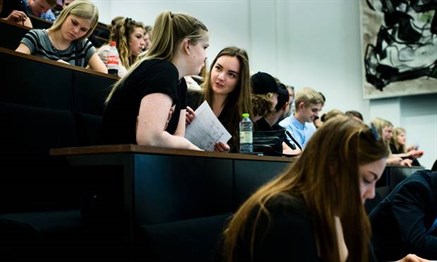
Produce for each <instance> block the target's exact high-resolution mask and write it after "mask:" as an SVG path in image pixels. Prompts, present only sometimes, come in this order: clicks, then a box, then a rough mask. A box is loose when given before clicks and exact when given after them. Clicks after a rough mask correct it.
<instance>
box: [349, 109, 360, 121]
mask: <svg viewBox="0 0 437 262" xmlns="http://www.w3.org/2000/svg"><path fill="white" fill-rule="evenodd" d="M345 114H346V115H347V116H350V117H355V118H356V119H357V120H360V121H362V122H364V117H363V115H362V114H361V113H360V112H358V111H357V110H348V111H346V112H345Z"/></svg>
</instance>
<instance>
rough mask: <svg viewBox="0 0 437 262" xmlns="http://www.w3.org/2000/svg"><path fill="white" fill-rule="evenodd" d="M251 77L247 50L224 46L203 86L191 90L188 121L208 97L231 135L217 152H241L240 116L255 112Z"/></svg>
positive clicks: (219, 145)
mask: <svg viewBox="0 0 437 262" xmlns="http://www.w3.org/2000/svg"><path fill="white" fill-rule="evenodd" d="M249 76H250V71H249V58H248V56H247V53H246V51H245V50H243V49H241V48H238V47H235V46H230V47H225V48H223V49H222V50H221V51H220V52H219V53H218V54H217V56H216V57H215V58H214V60H213V61H212V64H211V68H210V70H209V72H208V75H207V76H206V77H205V82H204V83H203V85H202V88H201V89H200V90H193V89H192V90H190V92H189V93H188V94H189V102H188V105H189V106H188V107H187V124H190V123H191V121H192V120H193V119H194V117H195V113H194V110H195V109H196V108H197V107H198V106H200V104H202V103H203V101H205V100H206V101H207V102H208V104H209V106H210V107H211V109H212V111H213V112H214V114H215V115H216V116H217V118H218V119H219V120H220V122H221V123H222V124H223V126H224V127H225V128H226V130H228V132H229V133H230V134H231V135H232V138H231V139H230V140H229V142H228V143H229V144H228V145H226V144H223V143H218V144H216V145H215V150H216V151H220V152H221V151H225V152H226V151H231V152H238V149H239V133H238V126H239V123H240V120H241V115H242V114H243V113H249V114H252V110H251V107H252V105H251V100H250V97H251V92H250V84H249Z"/></svg>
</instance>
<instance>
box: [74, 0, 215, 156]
mask: <svg viewBox="0 0 437 262" xmlns="http://www.w3.org/2000/svg"><path fill="white" fill-rule="evenodd" d="M76 1H77V0H76ZM152 42H153V45H152V47H151V48H150V49H149V50H148V51H147V52H146V53H145V55H144V56H141V59H140V60H139V61H138V62H137V63H136V64H135V65H134V66H133V67H132V68H131V69H130V70H129V71H128V73H127V74H126V75H125V76H124V77H123V78H122V79H120V80H119V81H118V82H117V84H116V85H115V86H114V87H113V89H112V90H111V93H110V94H109V96H108V98H107V99H106V109H105V112H104V115H103V122H102V134H101V137H100V138H101V143H103V144H138V145H147V146H154V147H165V148H184V149H192V150H200V149H199V148H198V147H197V146H196V145H194V144H193V143H191V142H190V141H189V140H187V139H186V138H185V137H184V136H185V114H186V100H187V85H186V82H185V79H184V76H187V75H197V74H199V72H200V70H201V68H202V67H203V66H204V63H205V59H206V57H207V55H206V49H207V48H208V46H209V37H208V29H207V28H206V26H205V25H204V24H203V23H202V22H200V21H199V20H198V19H196V18H194V17H192V16H190V15H188V14H182V13H172V12H169V11H164V12H162V13H160V14H159V15H158V17H157V18H156V21H155V24H154V26H153V35H152Z"/></svg>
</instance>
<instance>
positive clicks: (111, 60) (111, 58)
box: [107, 55, 118, 65]
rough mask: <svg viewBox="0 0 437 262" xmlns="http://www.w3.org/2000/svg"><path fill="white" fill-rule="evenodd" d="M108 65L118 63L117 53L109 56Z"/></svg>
mask: <svg viewBox="0 0 437 262" xmlns="http://www.w3.org/2000/svg"><path fill="white" fill-rule="evenodd" d="M107 59H108V60H107V63H108V65H118V56H116V55H108V58H107Z"/></svg>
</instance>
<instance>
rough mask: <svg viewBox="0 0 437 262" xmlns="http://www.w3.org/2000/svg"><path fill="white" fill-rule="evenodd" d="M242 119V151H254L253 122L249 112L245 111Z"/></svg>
mask: <svg viewBox="0 0 437 262" xmlns="http://www.w3.org/2000/svg"><path fill="white" fill-rule="evenodd" d="M242 116H243V119H241V121H240V153H252V152H253V137H252V136H253V123H252V121H251V120H250V118H249V114H248V113H243V115H242Z"/></svg>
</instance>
